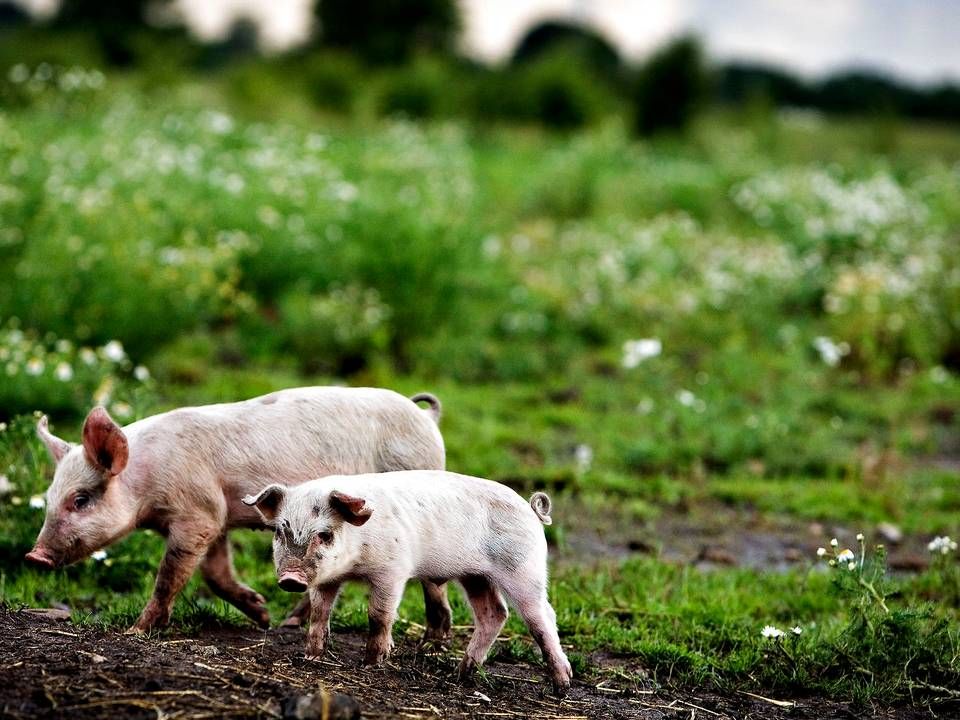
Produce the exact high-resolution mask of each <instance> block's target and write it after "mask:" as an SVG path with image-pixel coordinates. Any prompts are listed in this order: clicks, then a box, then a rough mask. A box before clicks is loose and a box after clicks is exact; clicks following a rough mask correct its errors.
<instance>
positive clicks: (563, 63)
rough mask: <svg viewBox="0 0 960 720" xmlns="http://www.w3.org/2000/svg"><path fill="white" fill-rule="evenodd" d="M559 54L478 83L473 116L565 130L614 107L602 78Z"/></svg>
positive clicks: (497, 74)
mask: <svg viewBox="0 0 960 720" xmlns="http://www.w3.org/2000/svg"><path fill="white" fill-rule="evenodd" d="M572 60H573V58H572V57H571V56H570V55H569V54H568V53H567V52H566V51H565V50H564V49H559V50H557V51H552V52H548V53H543V54H542V55H541V56H540V57H539V58H538V59H537V60H535V61H532V62H529V63H524V64H523V65H521V66H517V67H514V68H511V69H509V70H500V71H492V72H490V73H488V74H486V75H483V76H481V77H479V78H478V79H477V86H476V88H475V90H474V93H475V98H474V103H473V106H474V112H475V113H476V114H477V116H478V117H482V118H488V119H498V120H519V121H524V122H537V123H540V124H542V125H545V126H547V127H552V128H557V129H561V130H568V129H573V128H577V127H581V126H583V125H587V124H589V123H591V122H594V121H595V120H597V119H599V118H600V117H602V116H603V115H605V114H608V113H610V112H611V111H612V110H613V109H614V107H615V103H614V100H613V97H612V95H611V94H610V93H609V92H608V91H607V90H606V89H605V87H604V83H603V81H602V80H601V79H599V78H597V77H595V76H594V75H592V74H591V73H590V72H587V71H584V70H583V69H582V67H580V66H579V65H578V63H576V62H573V61H572Z"/></svg>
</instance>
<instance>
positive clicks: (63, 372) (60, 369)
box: [53, 362, 73, 382]
mask: <svg viewBox="0 0 960 720" xmlns="http://www.w3.org/2000/svg"><path fill="white" fill-rule="evenodd" d="M53 374H54V375H55V376H56V378H57V380H59V381H61V382H69V381H70V380H72V379H73V368H72V367H70V363H67V362H61V363H57V368H56V369H55V370H54V371H53Z"/></svg>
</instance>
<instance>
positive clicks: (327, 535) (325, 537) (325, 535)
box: [317, 530, 333, 545]
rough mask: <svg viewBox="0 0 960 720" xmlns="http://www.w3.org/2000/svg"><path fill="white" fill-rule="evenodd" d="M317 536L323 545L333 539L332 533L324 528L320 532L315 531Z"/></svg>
mask: <svg viewBox="0 0 960 720" xmlns="http://www.w3.org/2000/svg"><path fill="white" fill-rule="evenodd" d="M317 537H318V538H319V539H320V542H322V543H323V544H324V545H326V544H327V543H328V542H330V541H331V540H333V533H332V532H330V531H329V530H324V531H323V532H322V533H317Z"/></svg>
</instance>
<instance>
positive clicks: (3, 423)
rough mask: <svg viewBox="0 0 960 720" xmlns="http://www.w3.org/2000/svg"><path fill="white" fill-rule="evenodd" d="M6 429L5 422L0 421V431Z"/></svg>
mask: <svg viewBox="0 0 960 720" xmlns="http://www.w3.org/2000/svg"><path fill="white" fill-rule="evenodd" d="M6 429H7V424H6V423H5V422H0V432H4V431H5V430H6Z"/></svg>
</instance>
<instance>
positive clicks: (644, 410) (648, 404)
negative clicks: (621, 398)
mask: <svg viewBox="0 0 960 720" xmlns="http://www.w3.org/2000/svg"><path fill="white" fill-rule="evenodd" d="M653 408H654V402H653V398H648V397H646V398H644V399H643V400H641V401H640V402H638V403H637V412H638V413H640V414H641V415H649V414H650V413H652V412H653Z"/></svg>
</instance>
